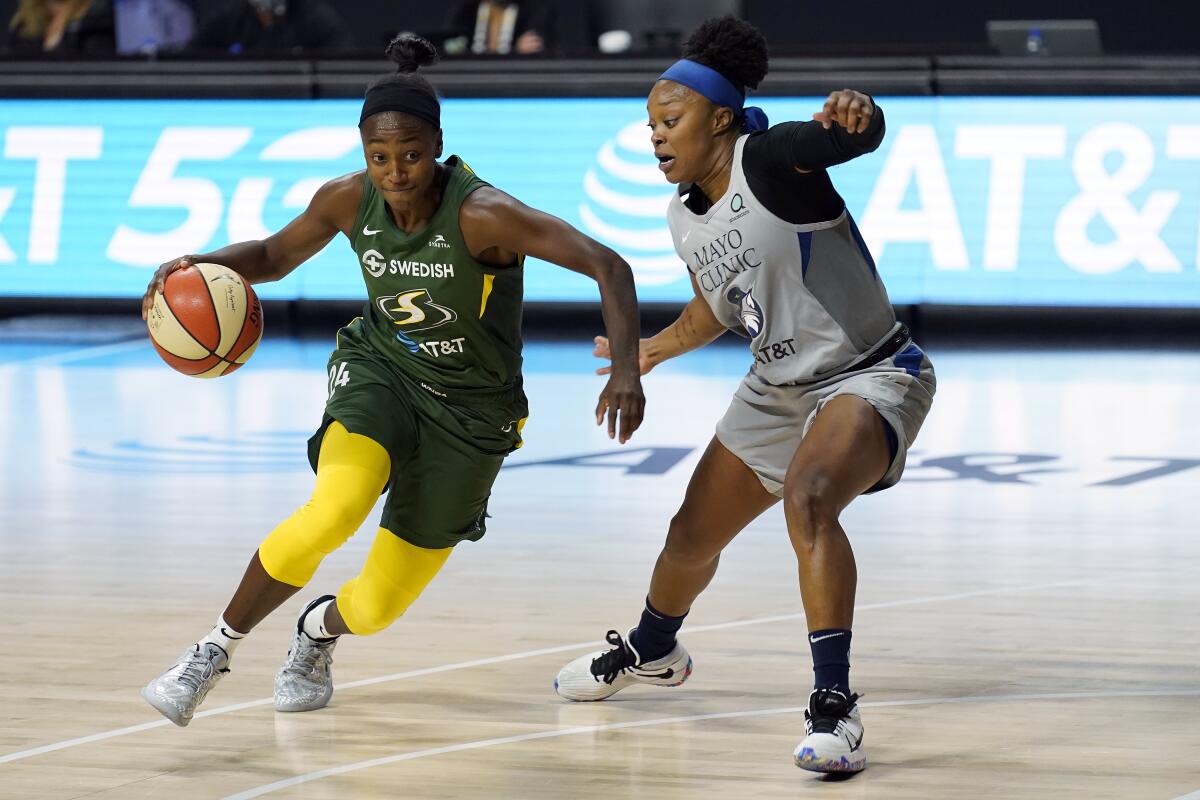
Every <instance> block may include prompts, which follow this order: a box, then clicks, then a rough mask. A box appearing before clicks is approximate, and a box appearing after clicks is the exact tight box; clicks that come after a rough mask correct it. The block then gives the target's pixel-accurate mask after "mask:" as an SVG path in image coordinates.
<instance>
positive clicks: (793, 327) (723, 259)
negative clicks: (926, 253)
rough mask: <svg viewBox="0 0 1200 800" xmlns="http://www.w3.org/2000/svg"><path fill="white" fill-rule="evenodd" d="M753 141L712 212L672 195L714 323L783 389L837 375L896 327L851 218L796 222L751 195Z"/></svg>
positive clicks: (677, 224) (671, 216)
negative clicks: (742, 343) (746, 163)
mask: <svg viewBox="0 0 1200 800" xmlns="http://www.w3.org/2000/svg"><path fill="white" fill-rule="evenodd" d="M746 138H747V137H746V136H742V137H741V138H739V139H738V141H737V145H736V146H735V148H734V153H733V172H732V175H730V178H729V189H728V191H726V192H725V195H724V196H723V197H721V198H720V199H719V200H717V201H715V202H714V203H713V205H712V207H711V208H710V209H709V210H708V211H707V212H706V213H705V214H695V213H693V212H692V211H691V210H690V209H688V208H687V207H686V206H685V205H684V204H683V201H682V199H681V197H680V195H679V194H678V193H676V194H675V196H674V197H673V198H672V200H671V205H670V208H669V209H668V211H667V221H668V223H669V225H670V228H671V236H672V238H673V239H674V241H675V251H676V252H677V253H678V254H679V257H680V258H682V259H683V260H684V262H685V263H686V264H687V266H688V270H689V271H690V272H691V273H692V275H693V276H694V278H695V280H696V283H697V285H698V286H699V287H700V293H701V295H702V296H703V297H704V299H705V300H706V301H707V302H708V305H709V307H710V308H712V311H713V314H714V315H716V318H717V319H718V320H720V322H721V323H722V324H723V325H725V326H726V327H727V328H731V329H733V330H735V331H738V332H739V333H743V334H744V335H746V336H748V337H749V338H750V340H751V341H750V351H751V353H752V354H753V355H754V365H753V366H752V368H751V371H752V372H753V373H754V374H756V375H757V376H758V377H759V378H761V379H762V380H763V381H765V382H767V383H770V384H774V385H777V386H778V385H784V384H792V383H808V382H811V381H816V380H821V379H822V378H824V377H828V376H831V375H836V374H837V373H839V372H842V371H844V370H845V369H846V368H848V367H850V366H851V365H853V364H854V362H856V361H860V360H862V359H863V358H865V357H866V356H868V355H869V354H870V353H871V351H872V350H873V349H874V348H876V347H877V346H879V345H881V344H883V343H884V341H886V340H887V338H888V337H889V336H890V335H891V334H892V333H893V332H894V331H895V330H896V329H897V327H898V326H897V323H896V315H895V312H894V311H893V310H892V304H891V302H890V301H889V300H888V296H887V290H885V289H884V288H883V282H882V281H880V279H879V275H878V273H877V272H876V269H875V262H874V260H873V259H872V258H871V254H870V253H869V252H868V250H867V246H866V244H865V243H864V242H863V239H862V236H861V235H860V234H859V232H858V228H857V227H856V226H855V224H854V220H853V219H851V218H850V213H849V212H848V211H843V212H842V213H841V215H840V216H838V217H837V218H836V219H833V220H829V221H828V222H818V223H814V224H809V225H794V224H792V223H789V222H784V221H783V220H782V219H780V218H779V217H777V216H775V215H774V214H772V213H771V212H770V211H768V210H767V209H766V208H765V207H764V206H763V205H762V204H761V203H760V202H759V201H758V200H757V199H756V198H755V197H754V193H753V192H751V191H750V186H749V184H748V183H747V182H746V176H745V174H744V173H743V171H742V149H743V147H744V146H745V144H746Z"/></svg>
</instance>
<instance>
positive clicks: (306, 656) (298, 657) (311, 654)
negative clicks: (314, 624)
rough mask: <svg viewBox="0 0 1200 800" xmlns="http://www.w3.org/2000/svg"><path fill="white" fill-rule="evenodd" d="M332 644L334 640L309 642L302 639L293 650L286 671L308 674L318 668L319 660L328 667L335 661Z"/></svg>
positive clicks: (323, 665)
mask: <svg viewBox="0 0 1200 800" xmlns="http://www.w3.org/2000/svg"><path fill="white" fill-rule="evenodd" d="M334 641H336V640H334ZM332 644H333V642H327V643H322V642H313V643H312V644H308V643H307V642H305V641H304V640H303V639H301V640H300V644H299V646H298V647H296V648H294V649H293V650H292V658H291V661H290V663H289V664H288V665H287V667H286V669H285V670H284V671H285V672H294V673H296V674H297V675H307V674H309V673H311V672H312V671H313V670H315V669H316V667H317V663H318V662H321V666H322V667H328V666H329V665H330V664H332V663H333V655H332V654H331V653H330V652H329V647H330V645H332Z"/></svg>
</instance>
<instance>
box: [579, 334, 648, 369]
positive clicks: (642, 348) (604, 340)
mask: <svg viewBox="0 0 1200 800" xmlns="http://www.w3.org/2000/svg"><path fill="white" fill-rule="evenodd" d="M592 341H594V342H595V343H596V348H595V349H594V350H592V355H594V356H595V357H596V358H607V359H608V360H609V361H610V362H611V361H612V350H610V349H609V347H608V337H607V336H597V337H596V338H595V339H593V340H592ZM652 369H654V364H653V363H651V361H650V359H649V357H647V355H646V340H645V339H642V340H640V341H639V342H638V374H639V375H645V374H646V373H647V372H649V371H650V370H652ZM596 374H597V375H611V374H612V364H611V363H610V364H609V365H608V366H607V367H600V369H598V370H596Z"/></svg>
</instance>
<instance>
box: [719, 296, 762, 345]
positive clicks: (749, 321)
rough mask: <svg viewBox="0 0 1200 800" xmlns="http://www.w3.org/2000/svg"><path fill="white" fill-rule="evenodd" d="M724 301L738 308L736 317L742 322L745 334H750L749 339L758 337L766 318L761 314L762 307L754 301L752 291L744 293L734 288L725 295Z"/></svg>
mask: <svg viewBox="0 0 1200 800" xmlns="http://www.w3.org/2000/svg"><path fill="white" fill-rule="evenodd" d="M725 299H726V300H728V301H729V302H731V303H733V304H734V305H735V306H737V307H738V316H739V317H740V318H741V320H742V326H743V327H744V328H745V329H746V333H748V334H750V338H751V339H757V338H758V335H759V334H760V333H762V330H763V325H764V323H765V322H766V317H765V315H764V314H763V310H762V306H760V305H759V304H758V301H757V300H755V299H754V290H750V291H749V292H744V291H742V290H741V289H739V288H738V287H736V286H734V287H731V288H730V290H729V292H728V293H727V294H726V295H725Z"/></svg>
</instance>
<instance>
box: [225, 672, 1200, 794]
mask: <svg viewBox="0 0 1200 800" xmlns="http://www.w3.org/2000/svg"><path fill="white" fill-rule="evenodd" d="M1194 696H1200V689H1196V690H1187V689H1184V690H1179V691H1161V692H1158V691H1128V692H1122V691H1116V692H1053V693H1044V694H1013V695H968V696H964V697H924V698H914V699H910V700H884V701H880V702H876V703H859V705H860V706H861V707H863V708H895V707H899V706H930V705H953V704H966V703H1014V702H1024V701H1029V700H1089V699H1112V698H1115V697H1194ZM806 708H807V706H787V707H780V708H762V709H753V710H749V711H722V712H715V713H711V714H692V715H688V716H682V717H660V718H658V719H645V720H635V721H630V722H610V723H606V724H603V725H579V726H576V727H573V728H559V729H557V730H552V731H538V732H537V733H523V734H517V735H514V736H500V737H497V738H494V739H479V740H477V741H473V742H461V743H459V744H451V745H443V746H442V747H431V748H428V749H425V750H412V751H409V752H407V753H397V754H396V755H391V756H383V757H381V758H372V759H369V760H367V761H356V762H354V763H351V764H343V765H341V766H338V767H329V768H327V769H321V770H316V771H313V772H307V773H304V774H303V775H296V776H293V777H291V778H284V779H283V780H278V781H275V782H274V783H267V784H263V785H261V786H256V787H254V788H253V789H247V790H246V791H244V792H239V793H238V794H231V795H228V796H226V797H225V798H224V800H251V798H254V797H262V796H263V795H265V794H270V793H272V792H275V791H278V790H279V789H287V788H289V787H292V786H299V785H300V784H302V783H312V782H313V781H319V780H322V779H323V778H331V777H335V776H338V775H345V774H346V773H348V772H358V771H359V770H364V769H370V768H372V767H380V766H385V765H387V764H396V763H399V762H401V761H413V760H415V759H418V758H429V757H431V756H439V755H445V754H447V753H459V752H463V751H465V750H479V749H482V748H485V747H497V746H500V745H506V744H518V743H523V742H531V741H536V740H539V739H553V738H557V737H561V736H576V735H578V734H581V733H604V732H608V731H622V730H630V729H633V728H648V727H651V726H654V725H676V724H680V723H688V722H705V721H708V720H714V719H744V718H747V717H766V716H776V715H779V714H798V713H800V712H802V711H804V710H805V709H806ZM1198 796H1200V793H1196V794H1194V795H1187V796H1185V797H1183V798H1177V799H1176V800H1189V798H1192V797H1198Z"/></svg>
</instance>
